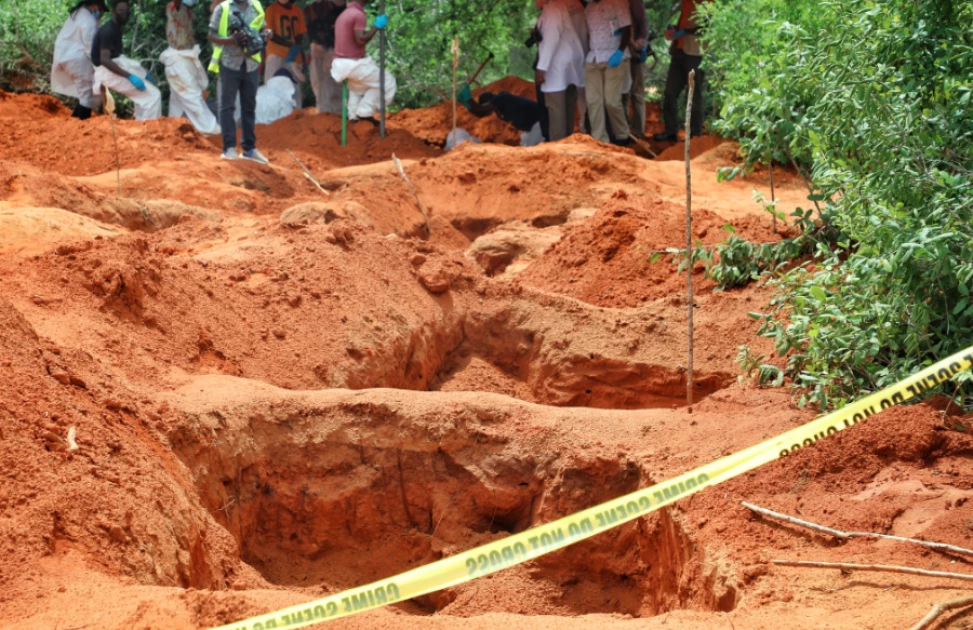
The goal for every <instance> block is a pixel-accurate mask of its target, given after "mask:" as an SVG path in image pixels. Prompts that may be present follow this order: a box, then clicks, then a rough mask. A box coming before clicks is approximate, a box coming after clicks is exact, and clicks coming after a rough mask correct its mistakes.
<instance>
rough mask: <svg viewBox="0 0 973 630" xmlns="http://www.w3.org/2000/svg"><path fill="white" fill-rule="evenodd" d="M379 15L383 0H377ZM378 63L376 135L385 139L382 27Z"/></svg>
mask: <svg viewBox="0 0 973 630" xmlns="http://www.w3.org/2000/svg"><path fill="white" fill-rule="evenodd" d="M378 12H379V15H385V0H379V3H378ZM379 42H380V46H381V47H380V48H379V57H378V59H379V65H378V83H379V85H378V93H379V97H378V98H379V100H380V101H381V109H380V110H379V111H380V112H381V115H380V116H379V119H378V135H379V137H380V138H381V139H382V140H385V42H386V38H385V29H384V28H383V29H382V30H381V32H380V34H379Z"/></svg>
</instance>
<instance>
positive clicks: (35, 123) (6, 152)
mask: <svg viewBox="0 0 973 630" xmlns="http://www.w3.org/2000/svg"><path fill="white" fill-rule="evenodd" d="M5 113H6V115H3V112H0V123H2V124H3V125H4V126H5V129H6V132H5V133H4V134H2V135H0V160H6V161H12V162H24V163H27V164H31V165H33V166H37V167H39V168H43V169H44V170H47V171H54V172H57V173H61V174H64V175H97V174H100V173H106V172H109V171H114V170H115V148H114V143H113V141H112V131H111V122H110V120H109V118H108V116H95V117H92V118H90V119H88V120H77V119H76V118H71V117H69V116H64V115H52V114H50V113H48V112H47V111H45V110H43V109H40V110H39V109H31V110H26V111H23V112H19V113H18V112H17V111H9V110H8V111H6V112H5ZM115 129H116V133H117V135H118V160H119V163H120V164H121V167H122V168H133V167H137V166H139V165H141V164H145V163H149V162H161V161H166V160H170V159H172V156H174V155H180V154H182V153H186V152H190V151H205V152H208V153H212V154H213V156H214V157H217V158H218V157H219V151H218V150H217V149H215V148H214V147H213V146H212V145H211V144H210V143H209V142H207V141H206V140H205V139H204V138H203V137H202V136H201V135H199V134H198V133H197V132H196V130H195V129H194V128H193V126H192V125H191V124H189V123H188V122H187V121H185V120H183V119H177V118H159V119H156V120H149V121H144V122H138V121H134V120H132V121H129V120H119V121H116V124H115Z"/></svg>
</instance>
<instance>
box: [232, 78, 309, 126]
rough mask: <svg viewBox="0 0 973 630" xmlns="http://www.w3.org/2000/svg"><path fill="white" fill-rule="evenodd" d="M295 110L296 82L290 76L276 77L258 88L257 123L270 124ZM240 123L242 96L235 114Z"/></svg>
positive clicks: (238, 99) (237, 103)
mask: <svg viewBox="0 0 973 630" xmlns="http://www.w3.org/2000/svg"><path fill="white" fill-rule="evenodd" d="M293 112H294V82H293V81H291V80H290V79H289V78H288V77H274V78H272V79H270V80H269V81H267V83H265V84H264V85H261V86H260V87H259V88H257V112H256V114H257V124H258V125H269V124H270V123H272V122H274V121H275V120H280V119H281V118H284V117H286V116H290V115H291V114H292V113H293ZM233 118H234V119H235V120H236V122H237V125H239V124H240V98H239V97H237V101H236V112H235V113H234V114H233Z"/></svg>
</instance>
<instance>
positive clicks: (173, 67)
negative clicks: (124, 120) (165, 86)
mask: <svg viewBox="0 0 973 630" xmlns="http://www.w3.org/2000/svg"><path fill="white" fill-rule="evenodd" d="M159 61H161V62H162V63H163V64H165V66H166V80H167V81H168V82H169V90H170V95H169V118H182V117H185V118H188V119H189V122H191V123H192V124H193V127H195V128H196V131H198V132H199V133H202V134H207V135H211V134H218V133H220V123H219V121H217V120H216V116H215V115H214V114H213V112H211V111H210V109H209V107H208V106H207V105H206V96H205V92H206V89H207V88H208V87H209V77H208V76H207V75H206V70H205V69H204V68H203V64H202V63H200V61H199V45H196V46H193V48H192V50H176V49H175V48H172V47H169V48H166V49H165V50H164V51H163V52H162V54H161V55H159Z"/></svg>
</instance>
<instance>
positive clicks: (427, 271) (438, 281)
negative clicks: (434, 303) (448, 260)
mask: <svg viewBox="0 0 973 630" xmlns="http://www.w3.org/2000/svg"><path fill="white" fill-rule="evenodd" d="M450 281H451V279H450V277H449V274H447V273H446V270H445V269H443V266H442V265H441V264H438V263H437V264H432V265H424V266H423V267H422V268H421V269H420V270H419V282H420V283H422V286H424V287H426V290H428V291H429V292H430V293H433V294H437V295H438V294H440V293H446V292H447V291H449V285H450Z"/></svg>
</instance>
